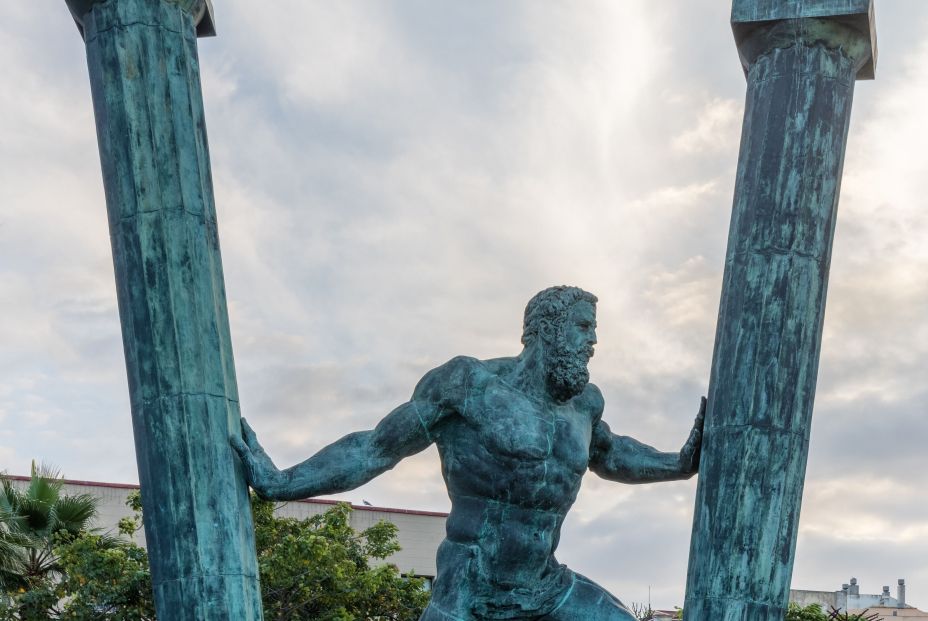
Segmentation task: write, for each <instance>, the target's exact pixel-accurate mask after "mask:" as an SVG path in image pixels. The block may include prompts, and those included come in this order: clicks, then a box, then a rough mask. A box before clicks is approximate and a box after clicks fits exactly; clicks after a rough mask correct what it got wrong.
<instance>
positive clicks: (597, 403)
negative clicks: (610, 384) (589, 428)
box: [574, 383, 606, 422]
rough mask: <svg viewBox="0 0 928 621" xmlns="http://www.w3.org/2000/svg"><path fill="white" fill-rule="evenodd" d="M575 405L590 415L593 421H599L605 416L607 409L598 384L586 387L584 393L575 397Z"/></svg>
mask: <svg viewBox="0 0 928 621" xmlns="http://www.w3.org/2000/svg"><path fill="white" fill-rule="evenodd" d="M574 403H576V404H577V406H578V407H579V408H581V409H583V410H584V411H585V412H587V413H589V414H590V416H591V417H592V418H593V421H594V422H595V421H598V420H599V419H600V418H602V416H603V409H604V408H605V407H606V400H605V399H604V398H603V392H602V391H601V390H600V389H599V386H597V385H596V384H593V383H590V384H587V385H586V388H584V389H583V392H582V393H580V395H579V396H578V397H575V399H574Z"/></svg>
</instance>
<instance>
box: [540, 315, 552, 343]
mask: <svg viewBox="0 0 928 621" xmlns="http://www.w3.org/2000/svg"><path fill="white" fill-rule="evenodd" d="M555 334H556V330H555V328H554V324H553V323H552V322H551V320H550V319H542V320H540V321H539V322H538V336H539V337H541V340H542V341H544V342H545V343H553V342H554V335H555Z"/></svg>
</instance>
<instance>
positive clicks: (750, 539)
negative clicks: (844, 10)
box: [684, 19, 863, 621]
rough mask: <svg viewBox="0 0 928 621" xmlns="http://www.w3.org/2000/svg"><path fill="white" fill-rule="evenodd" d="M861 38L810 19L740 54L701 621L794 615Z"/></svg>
mask: <svg viewBox="0 0 928 621" xmlns="http://www.w3.org/2000/svg"><path fill="white" fill-rule="evenodd" d="M861 36H862V35H861V34H860V33H858V32H856V31H854V30H853V29H850V28H847V27H845V26H843V25H840V24H835V23H832V22H829V21H827V20H818V19H797V20H788V21H782V22H776V23H771V24H765V25H762V26H761V27H759V28H758V29H757V30H756V31H754V33H753V34H752V35H751V36H750V38H749V39H748V40H746V41H744V42H743V43H742V46H741V49H742V55H743V56H745V57H746V58H747V67H746V69H747V82H748V88H747V100H746V109H745V116H744V128H743V134H742V141H741V152H740V155H739V161H738V171H737V181H736V186H735V199H734V206H733V209H732V219H731V228H730V233H729V239H728V251H727V255H726V262H725V274H724V280H723V285H722V299H721V305H720V309H719V318H718V328H717V333H716V341H715V351H714V355H713V363H712V374H711V378H710V383H709V412H708V416H707V422H706V431H705V440H704V445H703V456H702V461H701V466H700V474H699V485H698V488H697V498H696V514H695V519H694V524H693V535H692V540H691V549H690V564H689V574H688V580H687V595H686V604H685V606H684V610H685V619H687V620H688V621H707V620H709V619H711V620H712V621H782V619H783V616H784V612H785V608H786V604H787V601H788V597H789V588H790V580H791V577H792V569H793V558H794V551H795V547H796V533H797V526H798V521H799V509H800V503H801V500H802V489H803V481H804V478H805V470H806V459H807V455H808V447H809V429H810V424H811V417H812V405H813V400H814V396H815V384H816V376H817V372H818V363H819V353H820V346H821V339H822V321H823V317H824V313H825V294H826V290H827V285H828V270H829V265H830V261H831V249H832V239H833V236H834V229H835V219H836V215H837V206H838V194H839V188H840V184H841V173H842V168H843V163H844V152H845V146H846V143H847V134H848V125H849V121H850V113H851V99H852V95H853V91H854V81H855V78H856V75H857V72H858V70H859V68H860V66H861V64H862V60H861V56H862V55H863V54H862V53H858V52H859V51H860V50H861V49H862V44H861V39H860V38H861Z"/></svg>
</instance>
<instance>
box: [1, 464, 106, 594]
mask: <svg viewBox="0 0 928 621" xmlns="http://www.w3.org/2000/svg"><path fill="white" fill-rule="evenodd" d="M63 486H64V482H63V481H62V480H61V478H60V473H59V472H58V470H56V469H54V468H52V467H50V466H47V465H44V464H43V465H41V466H38V467H37V466H36V464H35V462H32V475H31V477H30V480H29V484H28V486H27V487H26V488H25V489H20V488H17V487H16V486H14V485H13V482H12V481H11V480H10V479H5V478H4V479H3V486H2V489H0V515H3V516H6V517H5V518H4V526H3V527H4V530H5V532H7V533H8V544H10V545H8V547H13V548H16V547H18V550H19V551H18V553H16V552H14V553H13V554H11V555H9V556H7V555H2V554H0V556H2V557H3V558H5V559H8V560H7V562H6V564H7V565H9V566H10V567H8V568H3V567H2V566H0V571H3V572H4V573H5V574H6V580H5V581H6V582H8V583H11V584H9V585H8V586H15V585H16V584H17V583H18V585H19V586H26V585H29V584H34V583H35V582H37V581H40V580H42V579H43V578H45V577H48V576H53V575H55V574H58V573H60V571H59V565H58V557H57V556H56V555H55V552H54V547H55V544H56V538H61V537H64V538H70V537H74V536H76V535H77V534H78V533H80V532H81V531H84V530H87V529H88V527H89V526H90V522H91V521H92V520H93V519H94V517H95V516H96V514H97V505H98V500H97V499H96V498H94V497H93V496H90V495H89V494H77V495H74V496H69V495H63V494H62V493H61V491H62V487H63ZM0 579H2V578H0Z"/></svg>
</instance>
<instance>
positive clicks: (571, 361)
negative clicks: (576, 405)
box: [546, 338, 593, 403]
mask: <svg viewBox="0 0 928 621" xmlns="http://www.w3.org/2000/svg"><path fill="white" fill-rule="evenodd" d="M557 341H558V342H557V343H555V344H554V347H553V350H552V351H550V353H549V354H548V357H547V361H546V367H547V381H548V392H549V393H550V394H551V396H552V397H554V399H555V400H556V401H558V402H559V403H564V402H565V401H569V400H571V399H573V398H574V397H576V396H577V395H579V394H580V393H582V392H583V389H584V388H586V385H587V384H588V383H589V382H590V371H589V369H588V368H587V363H589V361H590V358H591V357H592V356H593V348H592V347H589V346H584V347H580V348H579V349H576V350H575V349H571V348H570V347H568V346H567V344H566V343H564V342H563V339H561V338H558V339H557Z"/></svg>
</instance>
